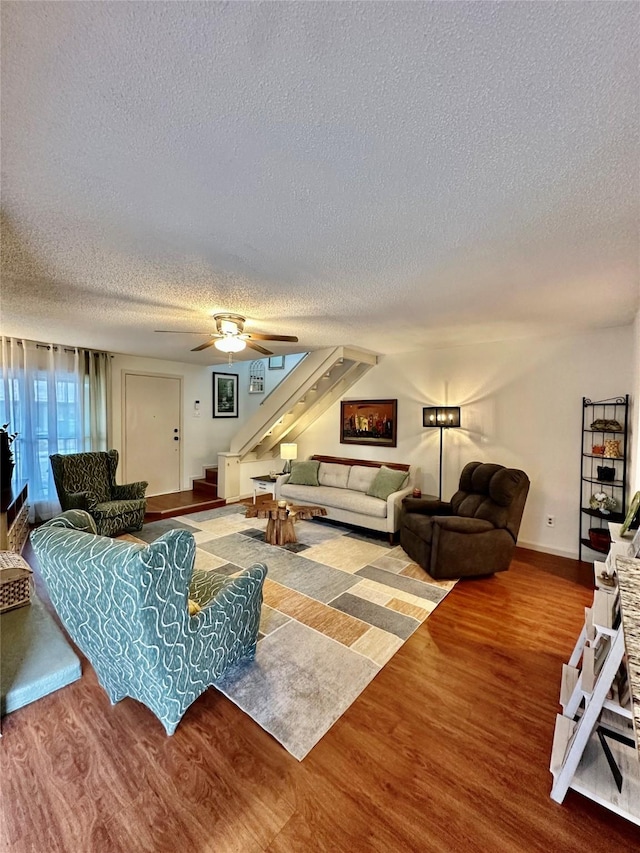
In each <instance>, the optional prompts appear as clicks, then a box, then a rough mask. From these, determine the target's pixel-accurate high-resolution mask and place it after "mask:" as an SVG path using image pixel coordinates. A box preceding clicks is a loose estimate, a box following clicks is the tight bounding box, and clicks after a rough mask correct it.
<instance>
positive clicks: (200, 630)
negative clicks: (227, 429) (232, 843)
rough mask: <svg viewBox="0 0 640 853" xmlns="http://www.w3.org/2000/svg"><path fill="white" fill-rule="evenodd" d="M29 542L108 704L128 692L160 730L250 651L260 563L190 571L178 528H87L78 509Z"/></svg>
mask: <svg viewBox="0 0 640 853" xmlns="http://www.w3.org/2000/svg"><path fill="white" fill-rule="evenodd" d="M31 541H32V544H33V548H34V551H35V553H36V557H37V558H38V563H39V566H40V573H41V575H42V578H43V580H44V582H45V584H46V586H47V590H48V592H49V596H50V598H51V601H52V603H53V605H54V607H55V608H56V611H57V613H58V616H59V617H60V619H61V621H62V623H63V625H64V627H65V628H66V630H67V631H68V633H69V635H70V636H71V638H72V639H73V641H74V642H75V643H76V644H77V645H78V647H79V648H80V649H81V650H82V651H83V652H84V654H85V655H86V656H87V658H88V659H89V661H90V662H91V664H92V665H93V667H94V669H95V671H96V674H97V676H98V679H99V681H100V683H101V685H102V686H103V687H104V689H105V690H106V691H107V694H108V696H109V699H110V700H111V702H112V704H115V703H116V702H119V701H120V699H123V698H124V697H125V696H130V697H132V698H133V699H137V700H138V701H139V702H142V703H143V704H145V705H146V706H147V707H148V708H150V709H151V710H152V711H153V713H154V714H155V715H156V716H157V717H158V719H159V720H160V721H161V722H162V724H163V725H164V727H165V729H166V731H167V734H169V735H171V734H173V732H174V731H175V729H176V726H177V725H178V723H179V722H180V720H181V718H182V716H183V714H184V713H185V711H186V710H187V708H188V707H189V705H191V703H192V702H194V701H195V700H196V699H197V698H198V696H200V694H201V693H203V692H204V691H205V690H206V689H207V688H208V687H209V686H210V685H212V684H214V683H215V682H216V680H217V679H219V678H220V676H221V675H222V674H223V673H224V672H225V670H226V669H227V668H228V667H230V666H232V665H233V664H235V663H236V662H238V661H240V660H241V659H242V658H247V657H249V658H251V657H253V656H254V655H255V650H256V643H257V640H258V625H259V622H260V608H261V606H262V587H263V584H264V579H265V577H266V574H267V569H266V567H265V566H264V565H261V564H258V565H255V566H253V567H252V568H250V569H245V570H243V571H242V572H239V573H238V574H237V575H236V576H235V577H227V576H225V575H218V574H216V573H215V572H213V571H199V570H194V569H193V561H194V557H195V542H194V538H193V535H192V534H191V533H189V532H188V531H186V530H170V531H169V532H168V533H165V534H164V535H162V536H161V537H160V538H159V539H157V540H156V541H155V542H152V543H151V544H150V545H143V544H138V543H134V542H125V541H118V540H113V539H108V538H105V537H102V536H97V535H96V527H95V524H94V522H93V519H92V518H91V516H90V515H89V514H88V513H86V512H84V511H82V510H71V511H69V512H64V513H62V515H60V516H58V517H57V518H54V519H52V520H51V521H48V522H47V523H46V524H43V525H42V526H41V527H38V528H37V529H36V530H33V531H32V533H31ZM194 602H195V605H194ZM195 610H198V612H196V613H195V614H194V615H190V611H195Z"/></svg>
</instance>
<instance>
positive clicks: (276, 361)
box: [269, 355, 284, 370]
mask: <svg viewBox="0 0 640 853" xmlns="http://www.w3.org/2000/svg"><path fill="white" fill-rule="evenodd" d="M269 370H284V356H283V355H272V356H270V357H269Z"/></svg>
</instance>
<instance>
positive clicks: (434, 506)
mask: <svg viewBox="0 0 640 853" xmlns="http://www.w3.org/2000/svg"><path fill="white" fill-rule="evenodd" d="M402 508H403V510H404V511H405V512H419V513H422V514H423V515H450V514H451V512H452V509H451V504H450V503H448V501H439V500H438V499H437V498H412V497H406V498H403V499H402Z"/></svg>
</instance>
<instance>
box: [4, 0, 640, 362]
mask: <svg viewBox="0 0 640 853" xmlns="http://www.w3.org/2000/svg"><path fill="white" fill-rule="evenodd" d="M639 12H640V5H639V4H637V3H635V2H630V3H625V2H616V3H582V2H574V3H538V2H530V3H507V2H503V3H489V2H472V3H465V2H455V3H453V2H441V3H440V2H423V3H417V2H411V3H404V2H391V3H387V2H375V3H371V2H358V3H350V2H340V3H306V2H294V3H281V2H267V3H263V2H251V3H244V2H237V3H236V2H234V3H217V2H206V3H198V2H189V3H174V2H169V3H165V2H150V3H145V2H137V3H121V2H114V3H112V2H100V3H67V2H55V3H54V2H45V3H40V2H29V3H25V2H17V3H15V2H7V0H5V2H3V3H2V42H3V47H2V170H3V190H2V208H3V212H2V215H3V243H2V262H3V284H2V304H1V309H2V321H3V331H4V332H5V333H6V334H16V335H22V336H25V337H30V338H36V339H40V340H52V341H57V342H60V343H70V344H79V345H85V346H94V347H98V348H105V349H110V350H112V351H118V352H127V353H132V354H139V355H151V356H156V357H161V358H171V359H179V360H183V361H186V360H190V361H193V362H195V363H202V364H206V363H211V362H212V361H214V360H215V356H216V355H217V353H216V351H215V350H211V349H209V350H206V351H204V352H202V353H193V354H191V353H189V348H190V347H192V346H196V345H197V344H198V343H200V342H202V340H203V338H201V337H197V336H195V337H193V338H192V337H189V336H184V335H158V334H155V333H154V331H153V330H154V329H185V330H204V331H206V330H207V329H209V328H210V323H209V320H208V315H210V314H212V313H214V312H216V311H234V312H239V313H242V314H245V315H246V316H247V318H248V322H247V330H248V331H251V330H259V331H271V332H279V333H283V334H298V335H299V337H300V345H299V346H293V347H289V348H288V349H287V348H286V347H285V346H284V345H278V344H276V345H274V346H273V349H274V350H275V351H276V352H287V351H296V350H300V349H310V348H315V347H318V346H328V345H332V344H354V345H359V346H362V347H364V348H367V349H370V350H375V351H378V352H381V353H392V352H399V351H408V350H413V349H417V348H419V347H422V346H439V345H449V344H457V343H463V342H473V341H489V340H499V339H506V338H512V337H520V336H524V335H533V334H539V333H543V334H547V333H553V332H556V331H566V330H572V329H580V328H588V327H594V326H599V325H615V324H621V323H625V322H629V321H630V320H631V319H632V315H633V313H634V312H635V311H636V310H637V307H638V302H639V295H640V284H639V273H638V237H639V234H638V221H639V213H638V199H639V196H640V190H639V182H638V163H639V161H640V150H639V147H638V139H639V136H640V134H639V109H638V82H639V80H638V70H637V69H638V59H639V55H640V54H639V49H638V31H639V26H638V24H639ZM219 359H220V360H223V359H224V357H223V356H222V355H220V356H219Z"/></svg>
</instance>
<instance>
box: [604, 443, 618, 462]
mask: <svg viewBox="0 0 640 853" xmlns="http://www.w3.org/2000/svg"><path fill="white" fill-rule="evenodd" d="M621 456H622V453H620V439H619V438H606V439H605V442H604V458H605V459H620V457H621Z"/></svg>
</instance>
